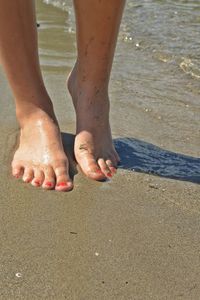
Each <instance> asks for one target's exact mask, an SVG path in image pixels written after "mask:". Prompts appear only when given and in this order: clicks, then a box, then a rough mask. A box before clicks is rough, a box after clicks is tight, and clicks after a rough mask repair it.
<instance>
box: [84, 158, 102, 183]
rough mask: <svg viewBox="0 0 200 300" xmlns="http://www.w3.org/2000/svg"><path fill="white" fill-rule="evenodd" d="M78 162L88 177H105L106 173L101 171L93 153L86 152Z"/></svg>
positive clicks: (99, 178)
mask: <svg viewBox="0 0 200 300" xmlns="http://www.w3.org/2000/svg"><path fill="white" fill-rule="evenodd" d="M78 163H79V165H80V167H81V170H82V171H83V173H84V174H85V175H86V176H87V177H89V178H91V179H94V180H103V179H105V175H104V173H103V172H102V171H101V168H100V167H99V165H98V163H97V161H96V159H95V158H94V156H93V155H92V154H89V153H87V154H85V155H84V156H82V157H81V158H80V159H79V161H78Z"/></svg>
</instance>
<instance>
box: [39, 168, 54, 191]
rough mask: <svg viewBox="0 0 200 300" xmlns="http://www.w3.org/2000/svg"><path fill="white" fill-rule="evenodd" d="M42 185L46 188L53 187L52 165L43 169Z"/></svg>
mask: <svg viewBox="0 0 200 300" xmlns="http://www.w3.org/2000/svg"><path fill="white" fill-rule="evenodd" d="M42 187H43V188H44V189H47V190H52V189H53V188H54V187H55V173H54V170H53V168H52V167H46V168H45V169H44V182H43V185H42Z"/></svg>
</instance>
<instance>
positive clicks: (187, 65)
mask: <svg viewBox="0 0 200 300" xmlns="http://www.w3.org/2000/svg"><path fill="white" fill-rule="evenodd" d="M179 66H180V68H181V69H182V70H183V72H184V73H186V74H188V75H191V76H192V77H194V78H196V79H200V68H198V66H197V65H196V64H195V63H194V62H192V60H191V59H189V58H183V61H182V62H181V63H180V65H179Z"/></svg>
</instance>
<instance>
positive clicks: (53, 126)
mask: <svg viewBox="0 0 200 300" xmlns="http://www.w3.org/2000/svg"><path fill="white" fill-rule="evenodd" d="M20 123H21V133H20V142H19V148H18V149H17V151H16V152H15V155H14V158H13V161H12V173H13V176H15V177H16V178H20V177H22V179H23V181H24V182H30V183H31V184H32V185H33V186H36V187H39V186H42V187H43V188H44V189H48V190H49V189H55V190H57V191H69V190H71V189H72V188H73V184H72V181H71V179H70V178H69V173H68V160H67V157H66V155H65V153H64V150H63V146H62V140H61V135H60V130H59V127H58V125H57V121H56V120H55V118H52V117H50V115H49V114H48V113H46V112H44V111H43V110H41V109H39V110H38V111H37V112H35V113H33V114H31V116H29V117H28V118H26V119H25V120H23V122H20Z"/></svg>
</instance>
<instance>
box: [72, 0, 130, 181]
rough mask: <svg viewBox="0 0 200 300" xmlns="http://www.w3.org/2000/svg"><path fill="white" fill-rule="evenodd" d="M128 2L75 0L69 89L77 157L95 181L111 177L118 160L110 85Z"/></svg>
mask: <svg viewBox="0 0 200 300" xmlns="http://www.w3.org/2000/svg"><path fill="white" fill-rule="evenodd" d="M124 4H125V0H109V1H108V0H84V1H83V0H74V7H75V13H76V21H77V46H78V58H77V62H76V65H75V67H74V69H73V71H72V73H71V75H70V77H69V80H68V88H69V91H70V93H71V95H72V99H73V102H74V106H75V110H76V115H77V133H76V134H77V135H76V139H75V156H76V159H77V161H78V163H79V165H80V167H81V169H82V171H83V172H84V173H85V174H86V175H87V176H88V177H90V178H92V179H96V180H99V179H103V178H105V177H112V175H113V174H114V173H115V172H116V166H117V163H118V162H119V157H118V155H117V153H116V151H115V149H114V146H113V143H112V137H111V130H110V125H109V97H108V84H109V78H110V72H111V67H112V61H113V56H114V51H115V46H116V41H117V36H118V30H119V26H120V22H121V17H122V12H123V8H124Z"/></svg>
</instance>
